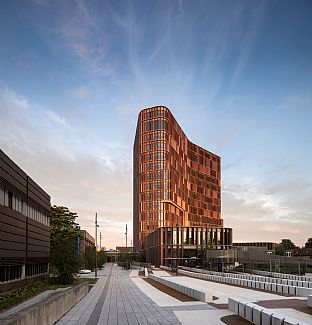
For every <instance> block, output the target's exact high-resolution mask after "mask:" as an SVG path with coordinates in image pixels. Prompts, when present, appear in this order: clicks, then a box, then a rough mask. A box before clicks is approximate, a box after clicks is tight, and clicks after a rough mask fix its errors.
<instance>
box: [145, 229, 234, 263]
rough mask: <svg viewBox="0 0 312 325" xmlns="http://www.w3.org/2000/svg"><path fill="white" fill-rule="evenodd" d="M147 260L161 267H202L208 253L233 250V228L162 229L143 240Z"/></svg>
mask: <svg viewBox="0 0 312 325" xmlns="http://www.w3.org/2000/svg"><path fill="white" fill-rule="evenodd" d="M144 247H145V248H144V253H145V255H146V261H147V262H149V263H151V264H153V265H155V266H156V267H159V266H160V265H165V266H169V267H176V266H178V265H182V266H194V267H195V266H200V265H202V263H203V260H204V258H206V257H207V256H206V255H207V252H208V251H213V250H226V249H229V248H231V247H232V229H231V228H224V227H222V228H211V227H204V226H203V227H200V226H199V227H195V226H194V227H179V226H177V227H160V228H158V229H156V230H155V231H153V232H152V233H151V234H149V235H148V236H147V237H146V238H145V240H144Z"/></svg>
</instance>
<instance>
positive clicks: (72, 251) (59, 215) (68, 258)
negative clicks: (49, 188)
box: [50, 205, 80, 284]
mask: <svg viewBox="0 0 312 325" xmlns="http://www.w3.org/2000/svg"><path fill="white" fill-rule="evenodd" d="M76 217H77V214H76V213H74V212H70V211H69V210H68V208H66V207H63V206H55V205H54V206H52V207H51V218H50V234H51V240H50V245H51V249H50V256H51V264H52V267H53V268H54V269H55V271H56V276H57V277H58V280H59V282H60V283H62V284H68V283H72V282H73V281H74V278H75V277H74V274H75V273H77V272H78V270H79V267H80V258H79V255H78V252H77V244H76V240H77V236H78V235H79V228H78V225H77V224H76V223H75V219H76Z"/></svg>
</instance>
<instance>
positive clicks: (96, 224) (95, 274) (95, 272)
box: [94, 212, 100, 278]
mask: <svg viewBox="0 0 312 325" xmlns="http://www.w3.org/2000/svg"><path fill="white" fill-rule="evenodd" d="M98 227H100V226H99V225H98V223H97V212H96V213H95V270H94V277H95V278H97V251H96V248H97V228H98Z"/></svg>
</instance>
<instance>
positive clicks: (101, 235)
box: [100, 232, 102, 250]
mask: <svg viewBox="0 0 312 325" xmlns="http://www.w3.org/2000/svg"><path fill="white" fill-rule="evenodd" d="M101 249H102V233H101V232H100V250H101Z"/></svg>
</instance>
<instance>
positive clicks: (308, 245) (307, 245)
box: [304, 238, 312, 248]
mask: <svg viewBox="0 0 312 325" xmlns="http://www.w3.org/2000/svg"><path fill="white" fill-rule="evenodd" d="M304 247H305V248H312V238H308V240H307V242H306V243H305V245H304Z"/></svg>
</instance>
